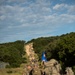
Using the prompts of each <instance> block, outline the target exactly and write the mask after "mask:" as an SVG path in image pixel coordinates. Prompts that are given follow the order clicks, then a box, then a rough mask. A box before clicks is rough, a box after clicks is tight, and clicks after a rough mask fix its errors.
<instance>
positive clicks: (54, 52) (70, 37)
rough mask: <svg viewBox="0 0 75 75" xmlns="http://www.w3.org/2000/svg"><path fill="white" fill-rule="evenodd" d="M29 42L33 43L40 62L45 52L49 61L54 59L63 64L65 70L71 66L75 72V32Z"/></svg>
mask: <svg viewBox="0 0 75 75" xmlns="http://www.w3.org/2000/svg"><path fill="white" fill-rule="evenodd" d="M29 42H33V44H34V46H33V47H34V50H35V52H36V53H37V54H38V56H39V60H40V61H41V55H42V52H43V51H45V52H46V57H47V59H48V60H50V59H51V58H54V59H56V60H58V61H59V62H60V63H61V65H62V68H63V69H65V67H67V66H70V67H72V68H73V70H74V71H75V68H74V66H75V32H71V33H67V34H63V35H61V36H53V37H41V38H37V39H32V40H31V41H29Z"/></svg>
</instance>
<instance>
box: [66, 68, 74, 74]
mask: <svg viewBox="0 0 75 75" xmlns="http://www.w3.org/2000/svg"><path fill="white" fill-rule="evenodd" d="M66 75H74V72H73V71H72V68H71V67H66Z"/></svg>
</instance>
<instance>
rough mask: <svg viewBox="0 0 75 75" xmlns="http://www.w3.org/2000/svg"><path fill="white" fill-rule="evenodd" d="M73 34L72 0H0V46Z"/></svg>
mask: <svg viewBox="0 0 75 75" xmlns="http://www.w3.org/2000/svg"><path fill="white" fill-rule="evenodd" d="M70 32H75V0H0V43H6V42H14V41H16V40H25V41H29V40H31V39H35V38H38V37H50V36H57V35H62V34H66V33H70Z"/></svg>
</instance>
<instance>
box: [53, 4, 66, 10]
mask: <svg viewBox="0 0 75 75" xmlns="http://www.w3.org/2000/svg"><path fill="white" fill-rule="evenodd" d="M64 6H65V4H56V5H55V6H54V7H53V9H54V10H59V9H63V7H64Z"/></svg>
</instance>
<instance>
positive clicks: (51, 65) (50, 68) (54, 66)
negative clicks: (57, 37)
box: [44, 59, 61, 75]
mask: <svg viewBox="0 0 75 75" xmlns="http://www.w3.org/2000/svg"><path fill="white" fill-rule="evenodd" d="M45 66H46V68H45V69H44V71H45V73H46V74H47V75H61V74H60V72H61V66H60V64H59V63H58V61H57V60H55V59H51V60H50V61H48V62H45Z"/></svg>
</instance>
